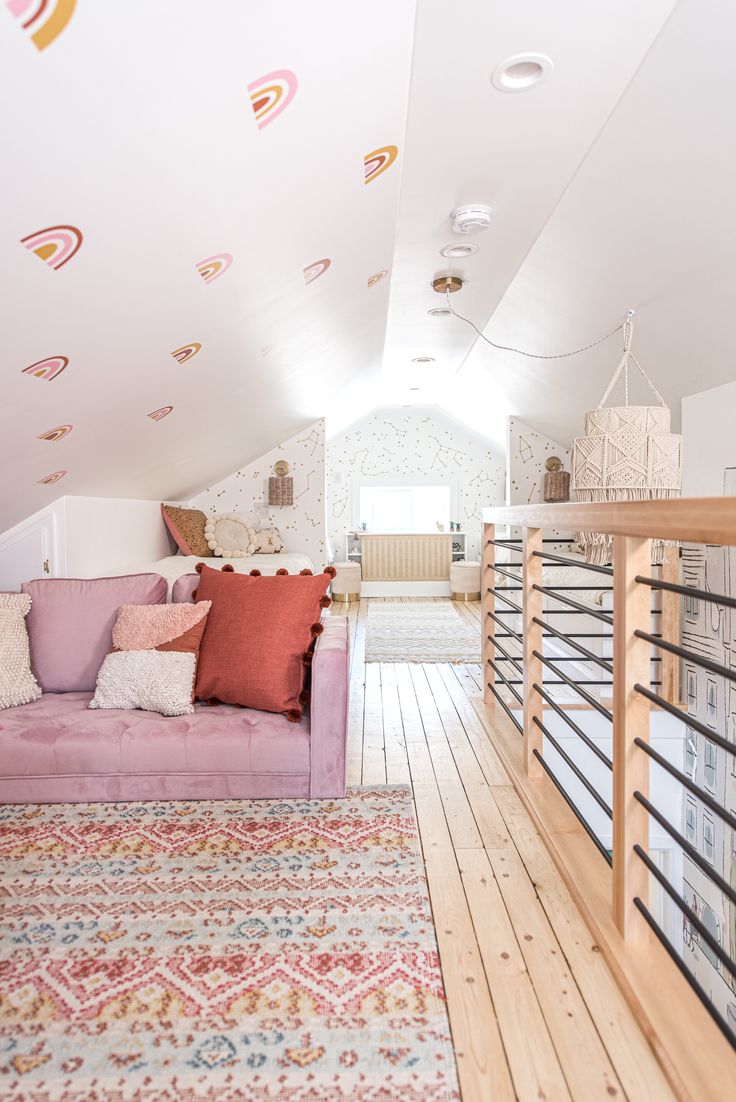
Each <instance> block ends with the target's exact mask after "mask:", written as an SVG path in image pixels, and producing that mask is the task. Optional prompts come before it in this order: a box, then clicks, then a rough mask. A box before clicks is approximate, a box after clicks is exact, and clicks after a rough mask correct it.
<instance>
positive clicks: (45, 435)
mask: <svg viewBox="0 0 736 1102" xmlns="http://www.w3.org/2000/svg"><path fill="white" fill-rule="evenodd" d="M73 428H74V425H59V426H58V428H55V429H49V430H48V432H42V433H41V435H40V436H37V437H36V439H37V440H50V441H51V443H52V444H53V443H55V442H56V441H57V440H63V439H64V437H65V436H68V435H69V433H70V432H71V431H72V429H73Z"/></svg>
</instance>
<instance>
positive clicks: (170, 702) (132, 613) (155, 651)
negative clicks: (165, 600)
mask: <svg viewBox="0 0 736 1102" xmlns="http://www.w3.org/2000/svg"><path fill="white" fill-rule="evenodd" d="M209 610H210V602H209V601H200V602H199V603H198V604H196V605H192V604H179V605H122V606H121V608H120V610H119V612H118V618H117V621H116V622H115V626H114V627H113V629H112V642H113V648H114V649H113V651H112V653H111V654H108V656H107V658H106V659H105V661H104V662H103V663H102V666H101V667H100V672H99V674H98V676H97V688H96V690H95V695H94V697H93V698H92V700H91V701H90V704H89V706H90V708H125V709H128V708H142V709H144V710H145V711H147V712H160V713H161V715H164V716H182V715H189V714H191V713H192V712H193V711H194V708H193V706H192V701H193V700H194V680H195V676H196V673H197V659H198V657H199V648H200V645H201V642H202V636H203V635H204V630H205V627H206V626H207V615H208V613H209Z"/></svg>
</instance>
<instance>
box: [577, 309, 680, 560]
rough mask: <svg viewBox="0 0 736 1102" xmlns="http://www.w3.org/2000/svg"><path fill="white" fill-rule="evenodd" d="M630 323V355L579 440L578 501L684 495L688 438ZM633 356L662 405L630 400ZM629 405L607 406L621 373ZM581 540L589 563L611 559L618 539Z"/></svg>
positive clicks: (655, 548) (656, 546)
mask: <svg viewBox="0 0 736 1102" xmlns="http://www.w3.org/2000/svg"><path fill="white" fill-rule="evenodd" d="M631 332H632V327H631V323H630V322H626V323H625V325H624V354H623V357H622V359H621V361H620V363H619V365H618V367H617V369H616V371H615V372H614V375H613V378H612V379H611V382H610V384H609V386H608V389H607V390H606V393H605V394H604V395H603V397H602V398H601V401H600V404H599V406H598V408H597V409H594V410H592V411H591V412H590V413H587V414H586V415H585V436H579V437H578V438H577V439H576V440H575V444H574V448H573V456H572V479H573V490H574V494H575V498H576V500H577V501H642V500H646V499H651V498H670V497H679V496H680V491H681V488H682V437H681V436H679V435H676V434H675V433H671V432H670V411H669V409H668V408H667V406H666V405H665V403H664V399H663V398H662V396H661V394H660V393H659V391H658V390H657V388H656V387H655V385H654V383H653V382H652V381H651V379H650V378H649V376H648V375H647V374H646V372H645V371H644V369H643V368H642V366H641V364H640V363H639V362H638V360H637V359H636V358H635V357H634V355H633V353H632V352H631V348H630V345H631ZM629 359H631V360H633V362H634V364H635V365H636V366H637V367H638V369H639V371H640V372H641V374H642V375H643V377H644V379H645V380H646V382H647V383H648V385H649V386H650V387H651V389H652V392H653V393H654V395H655V397H656V398H657V401H658V402H659V405H656V406H630V405H629V404H628V361H629ZM622 372H623V373H624V378H625V382H626V400H627V404H626V405H623V406H604V402H605V401H606V399H607V398H608V396H609V395H610V393H611V391H612V390H613V388H614V386H615V385H616V383H617V382H618V379H619V377H620V376H621V373H622ZM575 540H576V542H577V543H579V544H580V545H581V547H582V550H583V552H584V554H585V558H586V560H587V561H588V562H593V563H607V562H610V561H611V552H612V547H611V543H612V539H611V537H610V536H605V535H602V534H601V533H599V532H577V533H576V534H575ZM663 548H664V544H663V543H662V541H661V540H655V541H653V544H652V561H653V562H655V563H656V562H661V561H662V557H663Z"/></svg>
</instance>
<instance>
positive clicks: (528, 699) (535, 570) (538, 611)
mask: <svg viewBox="0 0 736 1102" xmlns="http://www.w3.org/2000/svg"><path fill="white" fill-rule="evenodd" d="M541 550H542V529H541V528H528V527H526V526H525V527H524V530H523V542H522V555H523V574H522V577H523V581H522V586H523V594H522V595H523V599H524V601H523V604H524V615H523V617H522V625H521V633H522V637H523V654H524V657H523V667H524V768H525V769H526V771H527V773H528V775H529V776H530V777H541V775H542V772H543V770H542V766H541V764H540V762H539V760H538V758H536V757H535V755H534V751H535V750H538V751H539V753H540V754H541V752H542V732H541V730H540V729H539V727H538V726H537V724H536V723H535V722H534V717H535V716H536V717H537V718H538V719H539V720H541V719H542V708H543V704H542V698H541V696H540V695H539V693H537V692H535V691H534V683H535V682H536V683H537V684H538V685H541V684H542V663H541V662H540V661H539V659H538V658H535V657H534V653H533V652H534V651H535V650H536V651H538V652H539V653H540V654H541V653H542V629H541V627H540V626H539V624H535V623H533V622H532V621H533V619H534V617H535V616H536V617H538V618H539V619H540V620H541V619H542V594H541V593H540V592H539V591H538V590H536V589H533V588H532V587H533V586H534V585H541V584H542V560H541V558H540V557H539V555H535V554H534V552H535V551H541Z"/></svg>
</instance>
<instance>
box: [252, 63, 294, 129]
mask: <svg viewBox="0 0 736 1102" xmlns="http://www.w3.org/2000/svg"><path fill="white" fill-rule="evenodd" d="M296 90H297V79H296V73H292V71H291V69H276V70H275V71H274V72H273V73H266V75H265V76H264V77H259V78H258V80H254V81H253V82H252V83H251V84H249V85H248V91H249V92H250V103H251V107H252V108H253V114H254V115H255V117H256V125H257V126H258V129H259V130H263V128H264V126H268V124H269V123H270V122H273V120H274V119H276V118H278V116H279V115H280V114H281V112H282V111H285V110H286V108H287V107H288V106H289V104H290V103H291V101H292V100H293V98H294V96H295V95H296Z"/></svg>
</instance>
